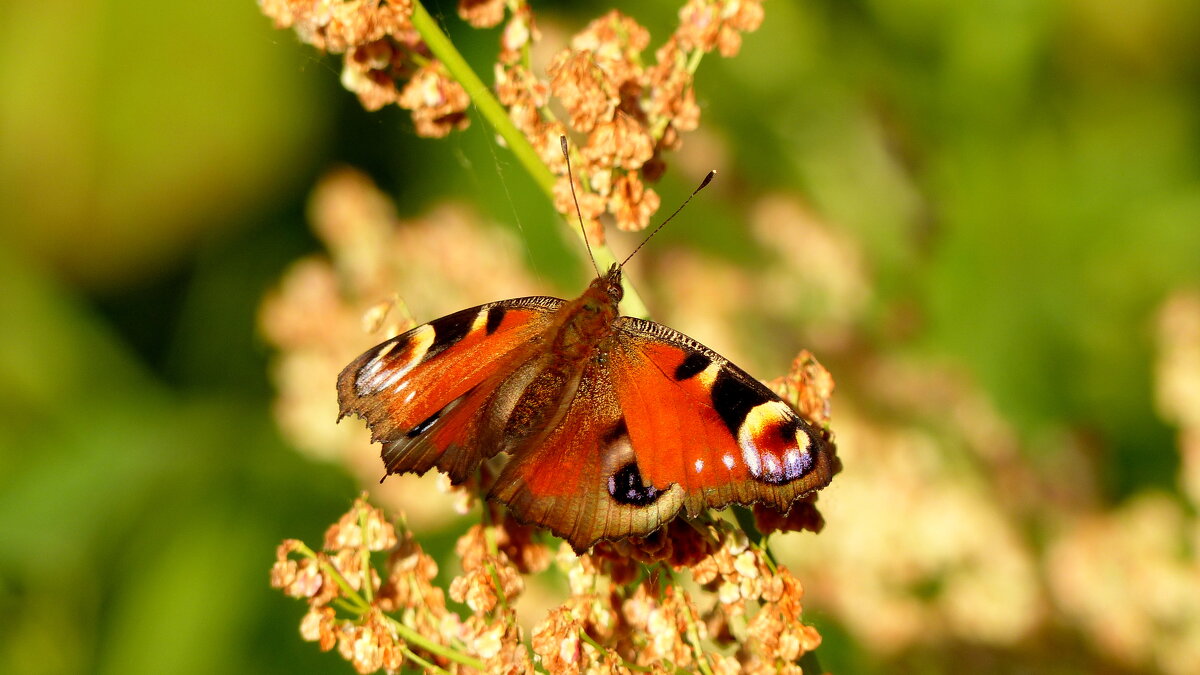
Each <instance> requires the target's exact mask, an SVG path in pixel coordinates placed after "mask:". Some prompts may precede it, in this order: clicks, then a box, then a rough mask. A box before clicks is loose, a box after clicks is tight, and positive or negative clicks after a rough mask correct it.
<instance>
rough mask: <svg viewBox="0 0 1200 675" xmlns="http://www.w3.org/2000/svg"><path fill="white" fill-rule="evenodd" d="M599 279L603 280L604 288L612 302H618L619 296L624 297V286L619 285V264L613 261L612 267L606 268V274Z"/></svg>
mask: <svg viewBox="0 0 1200 675" xmlns="http://www.w3.org/2000/svg"><path fill="white" fill-rule="evenodd" d="M600 281H602V282H603V284H604V290H605V292H607V293H608V297H610V298H612V301H613V302H620V301H621V298H623V297H625V288H624V287H623V286H621V266H620V265H619V264H617V263H613V264H612V267H610V268H608V274H605V275H604V278H603V279H601V280H600Z"/></svg>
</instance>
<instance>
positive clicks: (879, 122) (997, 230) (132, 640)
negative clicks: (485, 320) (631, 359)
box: [0, 0, 1200, 673]
mask: <svg viewBox="0 0 1200 675" xmlns="http://www.w3.org/2000/svg"><path fill="white" fill-rule="evenodd" d="M568 4H569V7H568V6H566V5H568ZM611 6H613V5H610V4H603V3H595V2H587V3H558V4H555V3H534V7H535V10H536V11H537V12H538V13H539V18H540V19H541V20H542V21H543V22H546V23H547V24H548V25H549V24H555V25H558V26H560V27H562V28H564V29H566V30H569V31H575V30H578V29H580V28H582V26H583V25H584V24H585V23H586V22H587V21H588V20H590V19H591V18H593V17H595V16H598V15H599V14H601V13H602V12H603V11H605V10H606V9H607V8H609V7H611ZM616 6H617V7H620V8H622V9H624V10H625V11H626V12H627V13H629V14H630V15H631V16H633V17H635V18H636V19H637V20H638V21H640V22H641V23H643V24H644V25H646V26H647V27H648V28H649V29H650V31H651V34H652V36H654V37H653V41H652V45H657V44H658V43H659V41H660V40H661V39H662V37H663V36H665V35H667V34H668V33H669V32H670V31H671V30H672V29H673V27H674V25H675V11H676V10H677V7H678V3H672V2H658V1H656V2H653V3H642V2H638V3H634V2H624V3H616ZM766 13H767V18H766V22H765V23H764V25H763V27H762V29H761V30H760V31H758V32H757V33H754V34H751V35H748V36H746V39H745V43H744V47H743V50H742V53H741V54H740V55H739V56H738V57H736V58H734V59H729V60H725V59H720V58H716V57H711V58H708V59H706V60H705V62H704V64H703V65H702V67H701V70H700V75H699V78H698V82H697V94H698V99H699V100H700V102H701V105H702V107H703V118H702V122H701V124H702V127H703V128H704V129H705V130H706V131H707V132H708V133H711V134H715V135H716V136H717V137H718V138H720V139H721V140H722V142H723V143H724V144H725V147H726V148H727V150H728V151H729V152H730V157H731V160H732V161H731V163H732V166H733V167H734V171H735V175H733V176H725V175H723V176H722V177H721V180H723V181H728V183H727V187H725V188H724V189H722V190H719V191H713V192H715V194H713V195H706V196H705V199H706V200H708V204H707V205H706V206H705V207H704V208H694V209H691V210H689V211H688V212H687V214H686V216H685V218H686V220H687V225H686V228H684V227H680V228H676V229H674V230H672V229H670V228H668V230H667V231H666V232H665V233H664V235H663V237H662V241H660V242H658V243H657V244H656V246H657V247H659V248H660V249H662V250H667V249H670V248H671V247H673V246H683V245H685V244H686V245H688V246H692V247H696V248H699V249H701V250H703V251H705V252H707V253H708V254H710V255H714V256H725V257H727V258H728V259H729V260H730V261H732V262H734V263H737V264H740V265H744V266H748V267H749V266H753V263H754V260H755V258H756V256H758V255H760V254H761V251H760V250H758V249H757V248H755V245H754V244H750V243H747V238H746V237H745V236H744V234H742V233H741V232H739V223H738V222H737V211H736V200H738V199H741V198H746V199H749V198H752V197H753V196H755V195H758V194H762V193H765V192H768V191H783V192H789V193H795V194H798V195H801V196H802V197H803V199H805V200H806V201H808V202H809V203H811V204H812V205H813V208H814V209H815V210H816V211H817V212H819V213H820V214H821V215H822V217H823V218H826V219H828V220H829V221H831V222H835V223H837V225H838V226H839V227H841V228H843V229H844V234H846V235H847V236H849V237H851V238H852V239H853V240H854V241H856V242H857V244H858V245H859V246H860V248H861V249H862V251H863V253H864V255H865V259H866V263H867V266H868V267H869V268H870V269H871V270H872V283H873V285H874V286H873V288H872V289H871V290H872V300H871V306H870V318H869V320H868V321H867V322H866V323H865V324H864V326H863V333H864V335H866V336H867V339H869V340H870V341H871V342H872V349H873V350H877V351H879V352H882V353H885V354H886V353H907V354H914V355H918V356H920V357H921V358H931V359H935V360H937V361H939V362H947V363H951V364H954V365H955V367H959V368H961V369H962V370H963V371H964V372H967V373H969V374H970V376H971V377H972V378H974V380H975V381H977V382H978V383H979V384H980V385H981V386H982V388H983V389H984V391H985V392H986V393H987V395H988V396H989V397H990V399H991V400H992V401H993V402H994V403H995V404H996V406H997V408H998V409H999V410H1000V411H1001V412H1002V413H1003V415H1004V416H1005V417H1006V419H1008V420H1009V421H1010V422H1012V423H1013V424H1014V425H1015V426H1016V427H1017V428H1019V429H1020V430H1021V431H1022V434H1023V439H1022V440H1023V441H1024V442H1025V443H1026V444H1027V446H1028V447H1029V448H1031V449H1032V450H1033V451H1036V452H1046V453H1052V452H1054V448H1053V444H1054V442H1055V441H1054V438H1056V436H1055V434H1054V433H1053V432H1054V430H1061V429H1069V430H1072V431H1073V432H1076V433H1078V434H1080V435H1082V436H1085V437H1086V438H1087V439H1089V441H1088V442H1089V443H1090V444H1091V445H1093V446H1094V447H1095V448H1096V449H1097V452H1099V453H1100V454H1101V456H1102V457H1103V466H1104V470H1105V474H1104V477H1105V482H1106V485H1105V488H1106V492H1105V496H1104V498H1105V499H1106V500H1108V502H1109V503H1112V504H1117V503H1120V501H1121V499H1122V498H1123V497H1125V496H1127V495H1129V494H1132V493H1134V492H1136V491H1138V490H1141V489H1145V488H1147V487H1150V486H1154V487H1160V488H1162V489H1164V490H1167V491H1175V490H1177V487H1176V485H1175V476H1176V473H1177V471H1178V463H1179V458H1178V454H1177V451H1176V450H1175V441H1174V431H1173V430H1172V429H1171V428H1170V427H1169V426H1168V425H1167V423H1165V422H1164V421H1162V420H1161V419H1159V417H1158V416H1157V415H1156V412H1155V410H1154V408H1153V397H1152V371H1151V368H1152V353H1151V352H1152V333H1151V328H1150V326H1151V325H1152V318H1153V315H1154V312H1155V311H1156V308H1157V306H1158V304H1159V303H1160V302H1161V301H1162V300H1163V298H1164V297H1165V296H1166V294H1167V293H1168V292H1170V291H1172V290H1174V289H1178V288H1183V287H1187V286H1189V285H1190V286H1193V287H1194V286H1195V285H1197V284H1200V86H1198V85H1200V4H1198V3H1196V2H1191V1H1174V2H1173V1H1170V0H1143V1H1142V2H1120V1H1118V0H1058V1H1053V2H1051V1H1045V0H1005V1H1002V2H956V1H952V0H920V1H918V2H908V3H894V2H885V1H881V0H874V1H871V0H858V1H847V0H804V1H802V2H790V1H789V2H784V1H773V2H768V3H767V4H766ZM434 14H435V16H441V17H443V21H444V23H445V24H446V26H447V28H448V29H449V30H450V32H451V34H452V36H455V37H456V43H457V44H459V46H460V48H461V49H462V50H463V51H464V53H465V54H466V55H467V57H468V59H470V60H471V61H472V62H473V63H475V64H477V65H478V66H479V70H480V71H481V72H483V73H484V74H485V77H486V76H487V75H488V74H489V73H490V67H488V66H487V64H488V63H490V60H491V59H492V57H493V55H494V52H495V44H496V43H495V40H496V31H472V30H470V29H468V28H466V27H465V26H464V25H463V24H462V23H461V22H460V21H459V20H458V19H457V18H456V17H455V16H454V15H453V8H452V6H449V5H446V6H444V7H443V8H442V9H441V10H440V11H439V10H436V9H434ZM339 68H340V65H339V62H338V60H337V59H336V58H332V57H325V56H323V55H320V54H317V53H316V52H315V51H314V50H312V49H310V48H307V47H305V46H302V45H300V44H299V43H298V41H297V40H296V39H295V37H294V35H293V34H292V33H290V32H287V31H276V30H274V29H273V28H272V26H271V24H270V21H269V20H267V19H266V18H264V17H263V16H261V14H260V13H259V12H258V9H257V6H256V5H255V4H254V3H253V2H251V1H250V0H245V1H242V2H231V1H225V2H218V3H199V4H197V3H181V4H174V3H150V2H144V1H137V0H109V1H107V2H106V1H97V0H83V1H81V2H73V3H62V2H59V3H16V2H10V3H4V4H3V5H2V6H0V74H2V76H0V81H2V82H4V91H3V93H2V94H0V148H2V150H0V322H2V324H0V325H2V326H3V329H2V330H0V383H3V386H2V387H0V616H3V617H4V619H3V624H4V630H3V631H0V671H2V672H5V673H70V672H102V673H138V672H170V673H189V672H195V673H207V672H264V673H265V672H306V671H319V672H326V671H332V672H350V668H349V666H348V665H346V664H343V663H340V659H338V658H337V657H336V656H332V655H327V654H325V655H323V654H320V653H318V652H317V650H316V649H315V647H314V646H313V645H311V644H307V643H304V642H302V641H300V640H299V639H298V634H297V630H296V626H297V622H298V620H299V616H300V613H301V608H300V606H299V605H298V604H297V603H295V602H293V601H291V600H288V599H286V598H284V597H282V596H281V595H280V594H279V593H277V592H275V591H273V590H271V589H269V588H268V587H267V583H266V582H267V571H268V568H269V566H270V563H271V561H272V559H273V555H274V546H275V544H276V543H277V542H278V541H279V540H280V539H282V538H284V537H300V538H304V539H308V540H315V539H316V538H317V537H318V536H319V534H320V533H321V531H322V530H323V528H324V526H325V525H326V524H328V523H330V522H332V521H333V520H334V519H335V518H336V517H337V516H338V515H339V514H340V513H341V512H342V511H343V510H344V509H345V507H346V506H347V505H348V504H349V502H350V500H351V499H352V498H353V497H354V496H355V495H356V494H357V492H358V489H359V488H358V486H357V484H356V483H355V481H354V480H353V479H352V478H350V476H349V474H348V473H347V472H346V470H345V469H344V468H342V467H340V466H337V465H333V464H319V463H316V462H313V461H310V460H307V459H305V458H304V457H303V456H302V455H300V454H298V453H296V452H295V451H294V450H292V449H290V448H289V447H287V445H286V444H285V443H284V442H283V441H282V440H281V439H280V437H279V435H278V432H277V431H276V429H275V426H274V423H273V420H272V418H271V415H270V412H269V403H270V397H271V393H272V392H271V387H270V385H269V383H268V381H267V375H266V373H267V370H266V367H267V359H268V356H269V354H268V349H267V348H266V346H265V345H264V344H263V342H262V340H261V339H260V338H259V337H258V336H257V332H256V327H255V312H256V309H257V306H258V304H259V302H260V299H261V297H262V296H263V294H264V292H265V291H266V290H268V289H269V288H271V287H272V286H273V284H274V283H276V281H277V280H278V278H279V276H280V274H281V273H282V271H283V269H284V268H285V267H286V266H287V264H288V263H289V262H291V261H293V260H294V259H296V258H297V257H299V256H301V255H304V254H307V253H311V252H314V251H316V250H317V248H318V246H317V243H316V241H315V239H314V238H313V236H312V235H311V233H310V231H309V229H308V225H307V223H306V220H305V215H304V206H305V200H306V199H307V196H308V191H309V189H310V188H311V186H312V185H313V183H314V182H315V181H316V179H317V177H318V176H320V175H321V174H322V172H323V171H325V170H326V169H328V168H329V167H331V166H333V165H335V164H339V163H344V164H351V165H353V166H357V167H360V168H362V169H364V170H366V171H367V172H368V173H369V174H370V175H371V176H372V177H373V178H374V179H375V180H376V181H377V182H378V183H379V184H380V186H381V187H382V188H383V189H385V190H386V191H387V192H389V193H390V194H391V195H392V196H393V197H394V198H395V200H396V203H397V205H398V208H399V210H400V211H401V214H402V215H408V214H418V213H421V212H422V211H423V210H424V209H425V207H426V206H428V205H429V204H430V203H431V202H433V201H435V200H440V199H447V198H453V199H458V200H463V201H467V202H470V203H472V204H474V205H475V206H476V208H477V209H478V210H479V211H480V212H481V213H483V214H485V215H486V216H487V217H489V218H492V219H494V220H496V221H498V222H501V223H512V222H513V221H514V215H513V214H514V213H519V214H521V216H520V217H521V219H522V220H523V221H532V220H541V221H548V222H553V220H554V218H555V216H554V214H553V212H552V210H551V209H550V207H549V205H548V204H547V203H546V202H545V200H544V199H543V198H542V197H541V196H540V194H539V193H538V192H537V191H536V190H535V188H534V187H533V185H532V183H531V181H530V180H529V179H528V177H527V176H525V175H524V174H523V173H522V172H521V171H520V169H519V167H517V166H516V165H515V163H513V162H512V161H511V160H510V159H509V158H508V157H507V155H506V154H505V151H504V150H502V149H498V148H496V147H495V146H494V144H493V142H492V138H491V134H490V132H488V131H487V129H485V128H484V126H483V124H482V122H481V121H480V120H478V119H476V120H474V123H473V125H472V127H471V128H470V129H469V130H468V131H466V132H463V133H460V134H454V135H452V136H451V137H450V138H449V139H446V140H441V141H436V140H428V139H418V138H416V137H415V136H414V135H413V133H412V131H411V124H410V122H409V119H408V116H407V114H406V113H404V111H401V110H399V109H396V108H391V109H387V110H384V111H381V112H379V113H373V114H368V113H365V112H363V111H362V110H361V108H360V106H359V105H358V102H357V100H356V99H355V98H354V96H353V95H352V94H350V93H347V92H345V91H343V90H342V89H341V88H340V87H339V84H338V71H339ZM688 142H689V140H688V137H687V136H685V137H684V143H685V146H686V145H687V143H688ZM668 162H671V158H670V157H668ZM687 182H688V181H687V179H683V178H680V177H678V175H676V174H672V173H671V172H670V171H668V174H667V177H666V179H665V181H664V183H663V184H662V186H661V192H662V193H663V202H664V204H668V205H670V204H674V203H677V202H678V201H679V200H680V199H681V198H682V195H684V194H685V193H686V191H687V189H688V188H690V187H691V186H690V185H686V184H685V183H687ZM542 230H543V228H526V229H525V232H524V234H523V235H522V236H525V237H526V238H527V246H528V248H527V250H528V257H529V261H530V264H531V265H532V266H533V267H534V269H536V270H537V272H538V273H539V274H541V275H543V278H545V279H546V280H547V283H548V285H549V286H551V287H552V288H553V289H555V290H556V292H559V293H561V292H572V289H577V288H578V287H579V286H580V284H582V283H583V282H584V280H585V279H586V273H587V268H586V267H585V263H583V262H582V258H581V257H578V256H576V255H575V249H576V248H577V246H576V241H575V240H574V239H572V238H570V235H569V234H564V235H563V236H562V237H561V238H559V237H557V235H551V236H550V237H549V238H547V237H545V236H544V235H538V234H535V233H534V232H535V231H542ZM563 232H564V233H565V230H564V231H563ZM628 241H629V240H622V243H621V244H618V246H625V245H627V244H628ZM618 250H628V249H618ZM568 251H570V252H572V253H570V254H566V253H564V252H568ZM397 290H398V291H399V292H400V293H401V294H403V292H404V289H397ZM453 309H458V308H457V307H447V308H445V310H446V311H450V310H453ZM913 317H916V318H915V319H914V318H913ZM697 337H701V336H697ZM701 339H703V338H702V337H701ZM779 358H780V359H782V358H786V356H780V357H779ZM778 362H779V363H783V361H778ZM831 369H833V370H834V374H835V376H836V375H837V369H836V365H831ZM848 395H852V394H848ZM330 396H331V397H332V396H333V383H332V382H331V383H330ZM331 422H332V420H331ZM835 428H836V417H835ZM817 611H818V612H819V609H818V610H817ZM837 630H838V629H837V628H836V626H833V625H829V626H826V625H824V624H823V625H822V631H823V632H824V633H825V634H826V636H827V639H828V641H829V645H828V649H825V648H823V649H822V650H821V651H820V652H819V655H820V656H821V658H822V662H823V663H824V664H825V665H826V667H831V668H833V669H834V670H838V669H839V668H840V669H841V671H842V672H851V671H858V670H862V669H869V668H871V667H880V668H885V669H886V663H882V664H881V663H877V662H875V661H873V660H872V658H871V657H869V656H867V655H863V654H860V653H858V649H857V648H856V646H855V644H854V641H853V639H852V637H847V636H841V637H837V636H838V635H839V634H838V633H837ZM835 638H836V639H835ZM996 663H1000V664H1003V663H1004V659H998V660H997V662H996ZM922 665H923V667H926V668H928V669H929V671H930V672H952V671H953V663H950V662H942V661H939V660H937V659H936V658H935V659H932V660H931V661H930V662H923V663H922ZM993 665H994V664H993ZM999 669H1003V668H1002V667H1000V668H999Z"/></svg>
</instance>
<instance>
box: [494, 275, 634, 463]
mask: <svg viewBox="0 0 1200 675" xmlns="http://www.w3.org/2000/svg"><path fill="white" fill-rule="evenodd" d="M621 295H622V291H621V270H620V268H619V267H617V266H616V265H614V266H613V268H612V269H610V270H609V272H608V274H607V275H605V276H603V277H599V278H597V279H596V280H595V281H593V282H592V283H591V285H590V286H588V288H587V290H585V291H584V292H583V294H582V295H581V296H579V297H578V298H576V299H574V300H570V301H568V302H566V303H564V304H563V305H562V307H560V308H559V309H558V311H557V314H558V316H557V317H556V319H557V320H556V326H557V327H556V329H555V330H554V331H553V332H552V336H553V337H552V338H551V343H550V350H549V357H548V359H547V361H546V364H545V366H544V367H543V368H542V369H541V370H540V371H539V372H538V373H537V374H536V375H534V376H533V378H532V379H531V380H530V382H529V384H528V385H527V386H526V387H525V389H524V391H522V393H521V395H520V398H519V399H518V400H517V403H516V405H515V406H514V407H513V410H512V412H511V414H510V415H509V418H508V423H507V425H506V428H505V434H506V436H507V437H508V438H509V439H510V440H516V439H525V438H528V437H529V436H530V435H531V434H532V433H533V432H534V431H536V430H538V429H549V428H553V427H554V426H555V423H556V422H557V420H558V419H559V418H561V416H562V415H563V414H564V413H565V411H566V409H567V407H568V406H569V404H570V402H571V400H572V399H573V398H574V397H575V392H576V390H577V389H578V386H579V379H580V375H581V374H582V373H583V371H584V369H585V367H586V366H587V364H588V362H589V361H591V360H599V359H600V358H601V357H602V355H603V353H604V345H605V343H606V341H607V340H608V339H609V338H610V337H611V336H612V335H613V332H614V331H615V330H616V320H617V319H618V318H619V317H620V316H621V313H620V310H619V309H618V305H619V303H620V301H621Z"/></svg>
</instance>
